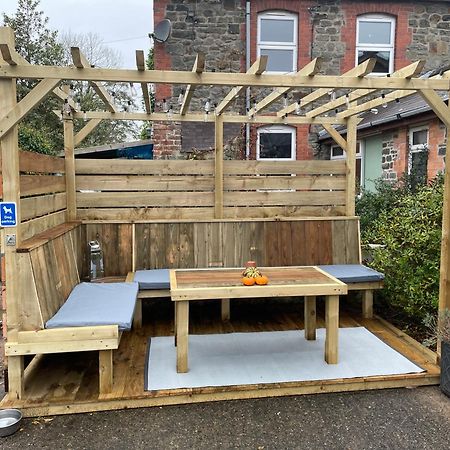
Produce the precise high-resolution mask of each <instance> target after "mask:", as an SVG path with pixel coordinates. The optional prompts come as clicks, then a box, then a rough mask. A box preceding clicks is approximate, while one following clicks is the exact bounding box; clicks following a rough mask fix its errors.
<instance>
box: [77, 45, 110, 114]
mask: <svg viewBox="0 0 450 450" xmlns="http://www.w3.org/2000/svg"><path fill="white" fill-rule="evenodd" d="M70 52H71V54H72V60H73V63H74V65H75V67H76V68H77V69H84V68H87V67H91V65H90V63H89V61H88V60H87V59H86V57H85V56H84V55H83V53H81V51H80V49H79V48H78V47H71V48H70ZM88 81H89V80H88ZM89 83H90V84H91V86H92V88H93V89H94V91H95V92H96V94H97V95H98V96H99V97H100V98H101V99H102V100H103V103H104V104H105V106H106V108H107V109H108V111H110V112H112V113H115V112H117V108H116V106H115V105H114V103H113V100H112V98H111V96H110V95H109V93H108V92H107V90H106V89H105V88H104V87H103V86H102V85H101V84H99V83H97V82H96V81H89Z"/></svg>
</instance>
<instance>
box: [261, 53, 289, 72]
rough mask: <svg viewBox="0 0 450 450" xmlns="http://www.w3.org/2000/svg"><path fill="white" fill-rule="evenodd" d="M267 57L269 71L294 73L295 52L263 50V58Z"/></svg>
mask: <svg viewBox="0 0 450 450" xmlns="http://www.w3.org/2000/svg"><path fill="white" fill-rule="evenodd" d="M264 55H267V56H268V57H269V59H268V61H267V69H266V70H267V71H269V72H293V71H294V66H293V59H294V50H276V49H263V48H262V49H261V56H264Z"/></svg>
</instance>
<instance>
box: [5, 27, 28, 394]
mask: <svg viewBox="0 0 450 450" xmlns="http://www.w3.org/2000/svg"><path fill="white" fill-rule="evenodd" d="M0 43H1V44H7V45H8V46H9V47H10V48H14V46H15V42H14V33H13V31H12V29H11V28H8V27H0ZM16 104H17V100H16V80H15V79H13V78H1V79H0V120H1V119H3V118H4V117H5V116H6V115H7V114H8V112H9V111H10V110H11V109H12V108H14V107H15V106H16ZM0 148H1V154H2V176H3V201H4V202H15V203H16V205H17V226H16V227H11V228H7V229H4V230H3V233H2V238H3V239H4V241H3V243H2V247H3V250H4V258H5V269H6V286H7V293H6V310H7V321H6V322H7V339H8V341H11V342H13V341H17V336H18V334H17V333H18V330H19V327H20V323H19V322H20V320H19V308H18V306H19V305H18V303H19V297H18V294H19V287H20V280H19V279H18V276H17V271H16V270H15V269H16V248H17V246H18V245H19V244H20V241H21V236H20V217H21V215H20V173H19V145H18V140H17V126H14V127H12V128H11V129H10V130H9V131H8V132H7V133H6V134H5V135H4V136H3V137H2V138H1V139H0ZM7 234H8V235H15V238H16V243H15V244H14V245H6V242H5V240H6V236H5V235H7ZM15 373H19V372H18V371H17V370H15ZM21 376H22V377H23V371H22V375H21ZM17 386H18V387H20V389H22V388H23V380H19V381H18V384H17ZM19 395H21V394H19Z"/></svg>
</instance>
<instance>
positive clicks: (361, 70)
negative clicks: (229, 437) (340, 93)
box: [277, 58, 376, 117]
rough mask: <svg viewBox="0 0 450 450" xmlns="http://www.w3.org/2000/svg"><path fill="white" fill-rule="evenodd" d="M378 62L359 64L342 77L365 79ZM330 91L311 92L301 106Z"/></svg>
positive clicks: (291, 108)
mask: <svg viewBox="0 0 450 450" xmlns="http://www.w3.org/2000/svg"><path fill="white" fill-rule="evenodd" d="M375 63H376V60H375V58H369V59H367V60H366V61H364V62H363V63H361V64H359V65H358V66H356V67H353V68H352V69H350V70H349V71H347V72H345V73H344V74H342V76H357V77H363V76H364V75H367V74H369V73H371V72H372V70H373V68H374V67H375ZM328 92H329V91H328V89H320V90H316V91H314V92H311V93H310V94H308V95H306V96H305V97H303V98H302V99H301V106H302V107H305V106H307V105H309V104H311V103H312V102H314V101H316V100H319V99H320V98H322V97H324V96H325V95H327V94H328ZM296 107H297V105H296V104H295V103H294V104H292V105H289V106H288V107H286V108H283V109H282V110H280V111H278V112H277V116H279V117H282V116H284V115H286V114H289V113H291V112H293V111H295V109H296Z"/></svg>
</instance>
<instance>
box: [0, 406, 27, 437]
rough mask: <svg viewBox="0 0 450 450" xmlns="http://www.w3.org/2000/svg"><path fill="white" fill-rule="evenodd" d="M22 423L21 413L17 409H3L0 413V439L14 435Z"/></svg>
mask: <svg viewBox="0 0 450 450" xmlns="http://www.w3.org/2000/svg"><path fill="white" fill-rule="evenodd" d="M21 422H22V413H21V412H20V411H19V410H18V409H3V410H1V411H0V437H5V436H9V435H10V434H13V433H15V432H16V431H17V430H18V429H19V427H20V423H21Z"/></svg>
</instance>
